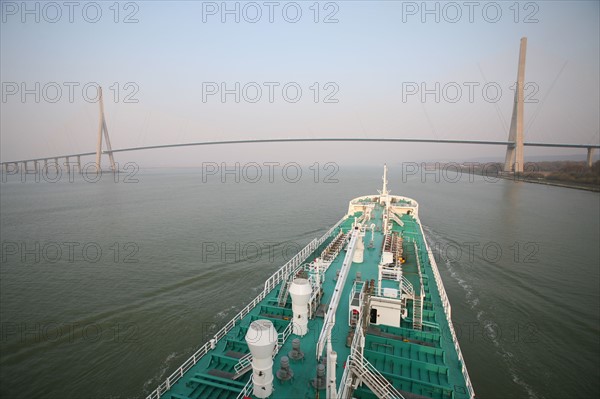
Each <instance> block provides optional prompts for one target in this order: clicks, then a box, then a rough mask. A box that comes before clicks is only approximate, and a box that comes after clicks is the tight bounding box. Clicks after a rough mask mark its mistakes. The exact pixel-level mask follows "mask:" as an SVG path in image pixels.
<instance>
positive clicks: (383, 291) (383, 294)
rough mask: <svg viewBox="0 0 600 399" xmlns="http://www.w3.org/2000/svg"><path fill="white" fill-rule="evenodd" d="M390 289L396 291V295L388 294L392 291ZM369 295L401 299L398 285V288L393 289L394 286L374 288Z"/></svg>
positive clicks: (400, 290)
mask: <svg viewBox="0 0 600 399" xmlns="http://www.w3.org/2000/svg"><path fill="white" fill-rule="evenodd" d="M392 290H395V291H396V295H394V296H392V295H390V293H392V292H393V291H392ZM386 293H387V294H386ZM371 295H372V296H376V297H379V298H386V299H402V289H401V288H400V287H398V289H394V288H375V289H374V290H373V293H372V294H371Z"/></svg>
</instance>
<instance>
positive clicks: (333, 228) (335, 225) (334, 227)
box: [317, 215, 348, 246]
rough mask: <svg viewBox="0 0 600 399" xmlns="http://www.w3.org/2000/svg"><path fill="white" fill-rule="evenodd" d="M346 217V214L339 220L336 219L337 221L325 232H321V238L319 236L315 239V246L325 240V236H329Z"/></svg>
mask: <svg viewBox="0 0 600 399" xmlns="http://www.w3.org/2000/svg"><path fill="white" fill-rule="evenodd" d="M347 217H348V216H347V215H344V216H343V217H342V218H341V219H340V220H338V222H337V223H336V224H334V225H333V227H332V228H330V229H329V230H327V232H326V233H325V234H323V235H322V236H321V238H319V240H318V241H317V246H319V245H321V244H323V243H324V242H325V240H327V238H329V236H330V235H331V233H333V232H334V230H335V229H337V228H338V227H339V226H340V224H342V223H343V222H344V220H346V218H347Z"/></svg>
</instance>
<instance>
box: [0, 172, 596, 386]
mask: <svg viewBox="0 0 600 399" xmlns="http://www.w3.org/2000/svg"><path fill="white" fill-rule="evenodd" d="M307 171H308V169H307ZM380 175H381V169H380V168H361V169H358V168H343V167H342V168H341V169H340V171H339V173H338V174H337V178H338V179H339V183H329V184H324V183H322V182H321V183H314V181H313V176H312V175H308V174H307V176H310V177H306V178H302V179H301V180H300V182H298V183H295V184H292V183H287V182H285V181H284V180H283V179H279V180H277V179H276V180H275V182H274V183H269V182H268V181H267V180H266V179H262V180H261V181H260V182H258V183H256V184H250V183H245V182H243V180H242V183H239V184H236V183H233V182H230V183H227V184H223V183H221V182H220V181H218V180H216V179H213V180H209V181H208V182H207V183H203V182H202V176H201V171H200V170H199V169H198V170H196V169H180V170H174V169H171V170H150V171H144V172H141V173H139V174H138V176H137V178H138V179H139V182H138V183H129V184H124V183H123V182H120V183H114V182H112V181H110V179H104V178H103V179H102V180H101V181H100V182H98V183H95V184H91V183H86V182H83V181H78V182H75V183H68V182H61V183H56V184H48V183H25V184H23V183H20V182H18V181H9V182H7V183H2V184H1V185H0V205H1V219H0V232H1V236H2V237H1V240H2V259H1V264H0V288H1V293H0V297H1V303H0V317H1V328H2V329H1V342H0V345H1V346H0V348H1V349H0V352H1V358H0V396H1V397H2V398H5V397H6V398H33V397H45V398H106V397H113V398H117V397H122V398H125V397H143V396H145V395H146V394H148V393H149V392H150V391H151V390H153V389H154V388H155V387H156V385H158V384H159V383H160V382H161V381H162V380H164V378H166V377H167V376H168V374H170V373H171V372H172V371H173V370H174V369H175V368H177V367H178V366H179V365H180V364H181V363H182V362H183V361H185V360H186V359H187V358H188V357H189V356H190V355H191V354H192V353H193V352H194V351H195V350H196V349H197V348H198V347H199V346H200V345H202V344H203V343H204V342H205V339H206V337H208V336H210V334H212V333H214V332H215V331H216V330H218V329H219V328H221V327H222V326H223V325H224V324H225V323H226V322H227V321H228V320H229V319H230V318H231V317H233V316H234V315H235V314H236V313H237V312H238V311H239V310H241V309H242V308H243V307H244V306H245V305H246V303H247V302H248V301H249V300H251V299H252V298H253V297H254V296H255V295H256V294H257V293H258V292H259V291H260V290H261V289H262V285H263V282H264V280H265V278H267V277H268V276H269V275H270V274H271V273H272V272H273V271H274V270H276V269H277V268H278V267H280V266H281V265H282V264H283V263H284V262H285V259H286V258H289V257H290V256H292V255H293V253H294V250H295V249H298V248H300V247H301V246H304V245H305V244H306V243H308V242H309V241H310V240H311V239H312V238H314V237H317V236H319V235H320V234H322V233H323V232H324V231H325V230H326V229H327V228H329V227H330V226H331V225H332V224H333V223H335V222H336V221H337V220H339V218H340V217H341V216H342V215H343V214H344V213H345V212H346V210H347V204H348V201H349V200H350V199H351V198H353V197H356V196H359V195H365V194H373V193H376V190H377V189H378V188H380V182H381V177H380ZM399 176H400V172H399V170H397V169H394V168H392V169H391V170H390V187H391V189H392V193H394V194H400V195H405V196H409V197H412V198H414V199H416V200H417V201H419V203H420V217H421V220H422V222H423V224H424V227H425V231H426V233H427V235H428V240H429V242H430V244H431V245H432V247H433V248H434V251H435V253H436V257H437V259H438V265H439V268H440V273H441V274H442V278H443V280H444V284H445V286H446V290H447V292H448V296H449V297H450V301H451V303H452V316H453V320H454V323H455V328H456V330H457V334H458V336H459V340H460V343H461V347H462V350H463V354H464V357H465V359H466V363H467V366H468V370H469V373H470V375H471V379H472V382H473V385H474V387H475V391H476V393H477V395H478V397H481V398H570V397H590V398H596V397H598V394H599V393H600V389H599V382H598V381H600V366H599V353H600V343H599V336H600V326H599V323H600V320H599V311H600V299H599V286H600V277H599V264H600V253H599V245H598V244H599V242H600V231H599V225H600V196H599V194H597V193H589V192H585V191H578V190H570V189H564V188H557V187H548V186H543V185H535V184H527V183H521V182H513V181H506V180H502V181H498V182H494V183H491V182H486V181H485V180H484V179H483V178H481V177H475V178H474V181H473V182H470V181H469V179H468V177H467V176H463V178H462V179H461V180H460V181H458V182H456V183H450V182H444V181H440V182H439V183H438V182H436V181H435V180H434V179H433V178H431V177H428V178H427V179H426V181H425V182H423V181H422V179H420V178H417V177H412V178H410V179H408V181H406V182H402V179H401V178H400V177H399ZM322 180H323V179H322V178H321V179H320V181H322ZM36 245H37V247H36ZM236 245H237V246H236ZM258 248H260V249H258ZM244 258H246V259H244Z"/></svg>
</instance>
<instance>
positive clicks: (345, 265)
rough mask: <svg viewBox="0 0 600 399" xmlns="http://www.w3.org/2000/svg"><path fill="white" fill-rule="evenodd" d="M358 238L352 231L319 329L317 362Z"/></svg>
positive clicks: (331, 324)
mask: <svg viewBox="0 0 600 399" xmlns="http://www.w3.org/2000/svg"><path fill="white" fill-rule="evenodd" d="M358 236H359V231H358V230H353V231H352V234H351V238H350V242H349V243H348V251H347V252H346V257H345V258H344V261H343V262H342V268H341V270H340V276H339V278H338V281H337V283H336V284H335V289H334V292H333V296H332V297H331V301H330V303H329V308H328V309H327V314H326V315H325V321H324V322H323V328H322V329H321V334H320V335H319V341H318V342H317V360H320V359H321V354H322V353H323V349H324V348H325V341H326V340H327V338H329V336H330V334H331V329H332V328H333V326H334V325H335V313H336V311H337V307H338V304H339V301H340V296H341V295H342V287H343V286H344V284H346V278H347V277H348V271H349V270H350V266H351V265H352V257H353V256H354V249H355V248H356V241H357V240H358Z"/></svg>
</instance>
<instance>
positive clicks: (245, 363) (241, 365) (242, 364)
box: [234, 353, 252, 375]
mask: <svg viewBox="0 0 600 399" xmlns="http://www.w3.org/2000/svg"><path fill="white" fill-rule="evenodd" d="M251 363H252V354H251V353H248V354H247V355H245V356H244V357H242V358H240V360H239V361H238V362H237V364H236V365H235V366H234V370H235V374H236V375H238V374H240V373H241V372H242V370H245V369H246V368H248V367H250V364H251Z"/></svg>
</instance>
